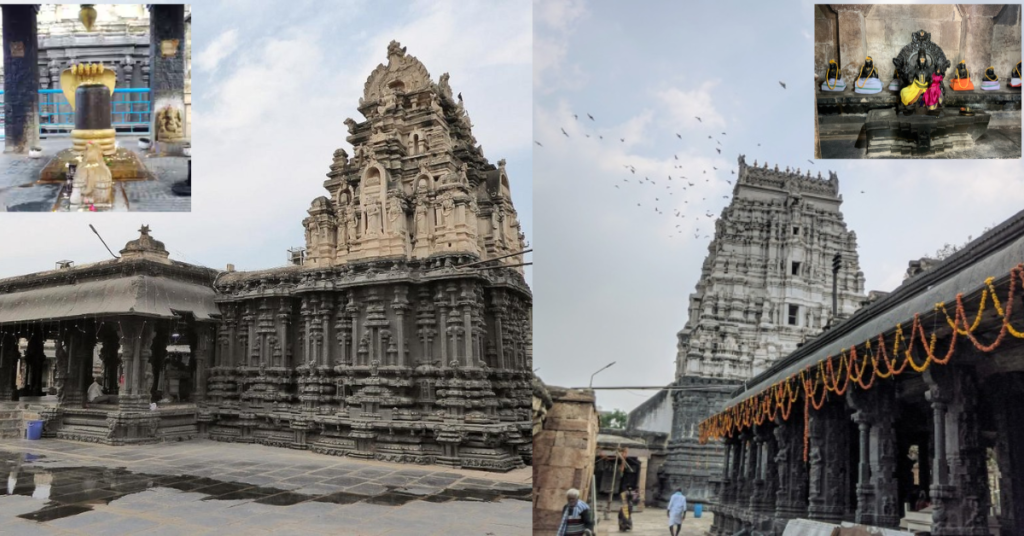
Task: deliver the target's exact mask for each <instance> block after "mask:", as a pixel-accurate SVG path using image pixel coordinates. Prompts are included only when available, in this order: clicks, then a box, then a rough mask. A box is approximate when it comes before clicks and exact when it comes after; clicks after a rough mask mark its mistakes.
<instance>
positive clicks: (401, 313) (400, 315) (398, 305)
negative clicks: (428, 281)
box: [391, 286, 409, 367]
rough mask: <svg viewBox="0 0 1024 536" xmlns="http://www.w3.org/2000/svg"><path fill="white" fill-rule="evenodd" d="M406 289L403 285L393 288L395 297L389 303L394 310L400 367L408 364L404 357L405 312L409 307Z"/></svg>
mask: <svg viewBox="0 0 1024 536" xmlns="http://www.w3.org/2000/svg"><path fill="white" fill-rule="evenodd" d="M407 292H408V289H406V288H405V287H404V286H398V287H396V288H395V299H394V301H393V302H392V303H391V310H392V311H394V312H395V317H396V318H395V324H396V325H395V336H396V337H398V362H397V363H395V364H396V365H398V366H400V367H405V366H408V365H409V363H407V362H406V359H405V312H406V311H407V310H408V309H409V300H408V298H406V294H407Z"/></svg>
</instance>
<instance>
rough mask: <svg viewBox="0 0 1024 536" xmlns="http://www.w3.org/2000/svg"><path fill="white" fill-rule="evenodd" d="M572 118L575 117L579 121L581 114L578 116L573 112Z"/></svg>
mask: <svg viewBox="0 0 1024 536" xmlns="http://www.w3.org/2000/svg"><path fill="white" fill-rule="evenodd" d="M572 118H573V119H575V120H577V121H579V119H580V116H578V115H576V114H572Z"/></svg>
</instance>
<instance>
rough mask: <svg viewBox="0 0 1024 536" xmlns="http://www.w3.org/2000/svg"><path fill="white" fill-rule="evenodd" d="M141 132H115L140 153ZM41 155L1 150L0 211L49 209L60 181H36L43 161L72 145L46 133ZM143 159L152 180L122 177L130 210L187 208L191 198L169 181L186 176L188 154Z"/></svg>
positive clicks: (119, 138)
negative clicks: (175, 190) (176, 190)
mask: <svg viewBox="0 0 1024 536" xmlns="http://www.w3.org/2000/svg"><path fill="white" fill-rule="evenodd" d="M139 137H140V136H130V135H127V134H124V135H122V134H118V135H117V142H118V144H119V145H120V146H121V147H126V148H128V149H131V150H133V151H135V152H136V153H139V148H138V139H139ZM40 146H41V147H42V149H43V156H42V158H29V157H28V155H22V154H12V153H0V212H50V211H51V210H52V209H53V205H54V203H55V202H56V201H57V196H58V194H59V193H60V187H61V186H60V185H59V184H36V181H37V180H38V179H39V174H40V172H41V171H42V170H43V168H44V167H45V166H46V164H47V163H48V162H49V161H50V160H51V159H52V158H53V156H54V155H56V154H57V153H58V152H60V151H61V150H63V149H67V148H69V147H71V138H70V137H67V136H53V135H51V136H49V137H47V139H45V140H40ZM139 156H140V158H141V160H142V163H143V164H145V166H146V169H147V170H149V172H150V174H151V175H152V176H153V179H152V180H144V181H123V182H121V183H119V184H123V185H124V187H125V193H126V195H127V199H128V205H129V210H130V211H131V212H189V211H191V210H192V198H190V197H178V196H176V195H174V194H173V193H171V185H173V184H174V183H175V182H178V181H182V180H185V179H186V178H188V158H186V157H183V156H147V155H145V154H141V153H140V155H139Z"/></svg>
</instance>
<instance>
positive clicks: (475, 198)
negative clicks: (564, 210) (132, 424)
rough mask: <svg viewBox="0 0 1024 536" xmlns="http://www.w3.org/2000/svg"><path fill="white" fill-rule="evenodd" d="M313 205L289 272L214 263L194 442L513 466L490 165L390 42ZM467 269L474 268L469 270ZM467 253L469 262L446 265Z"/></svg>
mask: <svg viewBox="0 0 1024 536" xmlns="http://www.w3.org/2000/svg"><path fill="white" fill-rule="evenodd" d="M359 111H360V113H362V114H363V115H364V116H365V117H366V120H365V121H363V122H356V121H354V120H352V119H348V120H346V121H345V124H346V125H347V126H348V131H349V136H348V141H349V142H350V143H351V144H352V146H353V147H354V149H355V154H354V155H353V157H351V158H349V156H348V154H347V153H346V152H345V151H344V150H342V149H338V150H337V151H335V153H334V162H333V164H331V167H330V172H329V173H328V174H327V177H328V179H327V181H325V182H324V187H325V188H326V189H327V192H328V195H327V196H324V197H318V198H316V199H314V200H313V203H312V206H311V207H310V208H309V217H307V218H306V219H304V220H303V222H302V223H303V226H304V227H305V230H306V252H307V253H306V258H305V260H304V261H303V263H302V266H301V267H294V266H292V267H288V268H281V269H276V270H267V271H261V272H249V273H229V274H225V275H224V276H222V277H221V278H220V279H219V281H218V282H217V290H218V291H219V292H220V293H221V294H222V296H221V297H220V298H219V299H218V301H219V305H220V307H221V310H222V312H223V316H224V322H223V325H222V327H221V337H220V342H219V348H218V352H217V356H218V357H217V359H218V363H216V365H217V366H216V367H215V368H214V369H213V370H212V372H211V375H210V381H209V384H210V389H209V392H208V397H207V398H208V400H209V404H208V407H207V408H206V410H205V411H204V412H203V413H202V415H201V417H200V420H201V421H202V422H205V423H206V424H205V427H206V428H207V429H208V431H209V434H210V437H212V438H215V439H222V440H228V441H244V442H257V443H264V444H270V445H280V446H288V447H291V448H299V449H311V450H314V451H316V452H321V453H328V454H338V455H348V456H354V457H360V458H375V459H379V460H390V461H403V462H412V463H439V464H444V465H449V466H454V467H466V468H480V469H488V470H498V471H505V470H509V469H513V468H516V467H521V466H522V465H523V464H524V462H529V461H530V457H531V452H532V440H531V436H530V428H531V421H530V411H531V409H530V396H531V390H530V378H531V362H532V356H531V355H530V352H531V350H530V348H531V346H530V343H531V340H532V333H531V307H532V296H531V293H530V289H529V287H528V286H527V285H526V282H525V280H524V278H523V275H522V268H521V266H519V265H521V263H522V260H521V259H522V255H521V254H520V255H516V253H519V252H521V251H522V250H523V235H522V233H521V232H520V226H519V223H518V222H517V220H516V212H515V209H514V208H513V206H512V200H511V194H510V191H509V182H508V176H507V175H506V173H505V163H504V161H503V160H502V161H499V162H498V166H497V167H495V166H494V165H492V164H490V163H489V162H488V161H487V159H486V158H484V155H483V150H482V148H481V147H480V146H478V145H477V144H476V139H475V138H474V137H473V134H472V132H471V127H472V125H471V123H470V120H469V116H468V115H467V114H466V111H465V109H464V107H463V104H462V98H461V95H460V96H459V98H458V99H454V98H453V97H452V89H451V87H450V86H449V85H448V74H447V73H446V74H443V75H441V78H440V80H439V83H434V82H432V81H431V79H430V75H429V73H427V70H426V69H425V68H424V66H423V64H421V63H420V62H419V60H417V59H416V58H415V57H413V56H409V55H406V53H405V49H404V48H402V47H401V46H400V45H399V44H398V43H396V42H394V41H393V42H391V44H390V45H389V46H388V64H387V65H386V66H385V65H379V66H378V67H377V68H376V69H375V70H374V71H373V73H372V74H371V75H370V77H369V79H367V81H366V86H365V89H364V95H363V98H361V99H360V101H359ZM481 261H482V262H483V263H484V265H486V267H487V268H488V269H483V270H481V269H480V268H481V267H482V266H483V265H481ZM470 263H475V265H474V266H473V267H463V266H465V265H467V264H470Z"/></svg>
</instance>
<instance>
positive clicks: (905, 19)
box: [814, 4, 1021, 158]
mask: <svg viewBox="0 0 1024 536" xmlns="http://www.w3.org/2000/svg"><path fill="white" fill-rule="evenodd" d="M1020 13H1021V6H1020V4H978V5H971V4H945V5H927V4H922V5H897V4H893V5H866V4H864V5H861V4H857V5H854V4H819V5H816V6H814V72H815V84H816V85H817V89H816V90H815V101H816V111H817V125H816V127H817V130H816V131H817V132H818V136H817V138H818V139H816V140H815V142H816V143H815V153H816V154H815V157H816V158H1020V157H1021V150H1020V141H1021V115H1020V112H1021V98H1020V95H1021V91H1020V88H1021V74H1020V73H1021V64H1020V61H1021V30H1020V17H1021V15H1020Z"/></svg>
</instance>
